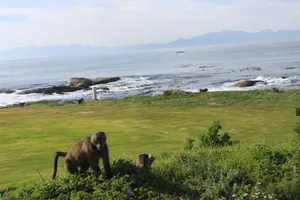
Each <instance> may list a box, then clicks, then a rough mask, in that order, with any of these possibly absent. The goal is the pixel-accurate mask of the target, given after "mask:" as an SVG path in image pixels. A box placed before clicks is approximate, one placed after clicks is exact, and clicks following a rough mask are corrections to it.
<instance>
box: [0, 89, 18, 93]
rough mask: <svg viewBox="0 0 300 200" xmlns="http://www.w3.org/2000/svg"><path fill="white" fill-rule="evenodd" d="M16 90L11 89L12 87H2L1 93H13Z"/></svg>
mask: <svg viewBox="0 0 300 200" xmlns="http://www.w3.org/2000/svg"><path fill="white" fill-rule="evenodd" d="M14 92H15V91H13V90H10V89H0V94H1V93H5V94H11V93H14Z"/></svg>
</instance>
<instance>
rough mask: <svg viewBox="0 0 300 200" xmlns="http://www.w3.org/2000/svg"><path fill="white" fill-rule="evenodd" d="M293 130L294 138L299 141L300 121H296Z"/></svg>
mask: <svg viewBox="0 0 300 200" xmlns="http://www.w3.org/2000/svg"><path fill="white" fill-rule="evenodd" d="M293 131H294V132H295V133H296V135H295V140H296V141H298V142H300V122H296V124H295V126H294V127H293Z"/></svg>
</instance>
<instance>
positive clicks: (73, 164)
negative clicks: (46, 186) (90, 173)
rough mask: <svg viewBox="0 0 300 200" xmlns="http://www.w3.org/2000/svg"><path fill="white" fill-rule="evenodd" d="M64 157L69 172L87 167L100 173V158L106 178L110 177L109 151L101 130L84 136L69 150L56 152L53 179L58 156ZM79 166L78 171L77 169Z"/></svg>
mask: <svg viewBox="0 0 300 200" xmlns="http://www.w3.org/2000/svg"><path fill="white" fill-rule="evenodd" d="M59 156H62V157H64V167H65V170H66V171H67V172H69V173H71V174H75V173H78V172H80V173H84V172H86V171H87V170H88V169H89V167H91V168H92V169H93V170H94V171H96V172H99V173H101V170H100V168H99V159H100V158H102V162H103V166H104V170H105V173H106V176H107V177H108V178H110V177H111V168H110V163H109V151H108V146H107V143H106V135H105V133H104V132H102V131H97V132H95V133H94V134H93V135H92V136H89V137H86V138H85V139H83V140H81V141H80V142H78V143H77V144H75V145H74V146H73V148H72V149H71V150H70V151H69V152H59V151H58V152H56V153H55V157H54V169H53V174H52V179H55V176H56V172H57V160H58V157H59ZM78 167H80V171H79V170H78Z"/></svg>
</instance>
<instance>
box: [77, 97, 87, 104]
mask: <svg viewBox="0 0 300 200" xmlns="http://www.w3.org/2000/svg"><path fill="white" fill-rule="evenodd" d="M77 102H78V105H82V104H84V103H85V101H84V99H83V98H81V99H79V100H78V101H77Z"/></svg>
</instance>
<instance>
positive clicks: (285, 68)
mask: <svg viewBox="0 0 300 200" xmlns="http://www.w3.org/2000/svg"><path fill="white" fill-rule="evenodd" d="M285 69H296V67H287V68H285Z"/></svg>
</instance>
